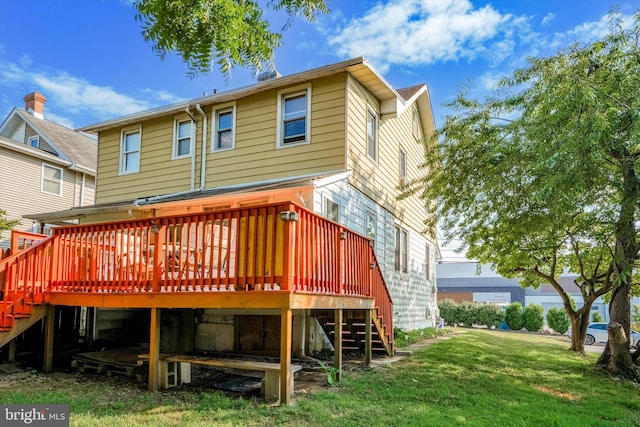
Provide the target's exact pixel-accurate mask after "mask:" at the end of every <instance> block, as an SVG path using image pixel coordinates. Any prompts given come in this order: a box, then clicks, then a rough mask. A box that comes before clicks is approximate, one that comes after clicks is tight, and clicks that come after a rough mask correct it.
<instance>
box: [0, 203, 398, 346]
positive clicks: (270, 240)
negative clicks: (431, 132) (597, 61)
mask: <svg viewBox="0 0 640 427" xmlns="http://www.w3.org/2000/svg"><path fill="white" fill-rule="evenodd" d="M52 231H53V236H52V237H50V238H48V239H46V240H43V241H40V242H38V243H34V244H33V246H32V247H31V249H30V250H28V251H23V252H21V253H19V254H17V255H16V256H12V257H9V258H8V259H6V260H3V261H0V272H1V271H6V275H5V292H4V298H3V302H5V308H6V301H7V297H8V296H10V297H11V298H12V299H15V298H16V296H18V297H20V299H21V300H22V301H27V300H29V299H31V300H36V301H44V299H45V298H46V296H45V293H46V292H85V293H110V292H191V291H199V292H213V291H247V292H256V291H259V292H272V291H284V292H297V293H311V294H323V295H342V296H360V297H373V298H375V301H376V306H377V309H378V314H379V316H382V318H383V319H384V323H385V325H386V328H385V329H386V332H387V334H391V331H392V330H393V326H392V302H391V298H390V296H389V292H388V290H387V287H386V284H385V282H384V278H383V276H382V272H381V270H380V267H379V265H378V262H377V260H376V257H375V255H374V252H373V248H372V245H371V241H370V239H368V238H366V237H364V236H362V235H359V234H357V233H355V232H353V231H351V230H349V229H347V228H345V227H344V226H342V225H340V224H337V223H334V222H332V221H329V220H327V219H325V218H323V217H321V216H319V215H317V214H315V213H313V212H311V211H309V210H307V209H305V208H303V207H301V206H298V205H296V204H293V203H284V204H271V205H264V206H256V207H250V208H237V209H227V210H220V211H211V212H204V213H198V214H187V215H176V216H167V217H155V218H146V219H135V220H127V221H119V222H110V223H103V224H87V225H73V226H65V227H60V228H55V229H53V230H52ZM1 307H2V306H0V309H1ZM3 316H4V317H5V318H6V310H5V313H4V314H3ZM0 321H3V322H4V324H5V325H6V320H1V319H0ZM2 326H3V325H0V327H2Z"/></svg>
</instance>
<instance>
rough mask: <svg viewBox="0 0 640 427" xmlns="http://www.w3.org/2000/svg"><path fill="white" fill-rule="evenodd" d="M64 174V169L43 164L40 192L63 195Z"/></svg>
mask: <svg viewBox="0 0 640 427" xmlns="http://www.w3.org/2000/svg"><path fill="white" fill-rule="evenodd" d="M63 176H64V172H63V171H62V169H60V168H58V167H55V166H51V165H47V164H45V163H43V164H42V179H41V182H40V191H42V192H43V193H48V194H54V195H56V196H60V195H62V179H63Z"/></svg>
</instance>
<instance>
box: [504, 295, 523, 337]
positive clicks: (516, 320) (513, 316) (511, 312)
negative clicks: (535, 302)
mask: <svg viewBox="0 0 640 427" xmlns="http://www.w3.org/2000/svg"><path fill="white" fill-rule="evenodd" d="M522 313H523V310H522V304H520V303H519V302H512V303H511V304H509V305H508V306H507V310H506V313H505V320H506V321H507V326H508V327H509V329H511V330H514V331H519V330H520V329H522V326H523V322H524V320H523V318H522Z"/></svg>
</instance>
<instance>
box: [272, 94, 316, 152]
mask: <svg viewBox="0 0 640 427" xmlns="http://www.w3.org/2000/svg"><path fill="white" fill-rule="evenodd" d="M310 111H311V87H310V86H308V87H306V88H305V89H302V90H296V91H291V92H278V125H277V132H276V133H277V138H278V147H288V146H291V145H298V144H308V143H309V142H310V141H311V139H310V131H311V126H310V123H311V118H310Z"/></svg>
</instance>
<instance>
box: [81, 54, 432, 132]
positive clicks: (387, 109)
mask: <svg viewBox="0 0 640 427" xmlns="http://www.w3.org/2000/svg"><path fill="white" fill-rule="evenodd" d="M345 72H346V73H349V74H350V75H351V76H352V77H353V78H355V79H356V80H357V81H358V82H359V83H360V84H361V85H363V86H364V87H365V88H366V89H367V90H369V91H370V92H371V93H372V94H373V95H374V96H375V97H376V98H377V99H379V100H380V105H381V113H382V114H388V115H392V116H394V115H400V114H401V113H402V111H404V109H406V107H407V106H408V105H409V104H410V103H408V102H406V99H405V98H404V97H403V96H402V95H400V94H399V93H398V92H397V91H396V90H395V89H394V88H393V87H391V85H390V84H389V83H387V81H386V80H385V79H384V78H383V77H382V76H381V75H380V74H378V72H377V71H376V70H375V69H374V68H373V67H372V65H371V64H370V63H369V62H368V61H367V60H366V59H365V58H364V57H358V58H353V59H349V60H346V61H342V62H338V63H336V64H330V65H325V66H323V67H319V68H314V69H312V70H308V71H304V72H300V73H296V74H291V75H288V76H282V77H277V78H273V79H270V80H265V81H262V82H257V83H255V84H252V85H249V86H245V87H242V88H239V89H233V90H230V91H226V92H219V93H217V94H214V95H210V96H204V97H201V98H195V99H192V100H188V101H183V102H179V103H176V104H172V105H168V106H164V107H159V108H154V109H151V110H146V111H141V112H139V113H134V114H130V115H127V116H122V117H119V118H115V119H112V120H107V121H104V122H99V123H95V124H92V125H89V126H83V127H81V128H78V129H76V130H77V131H80V132H88V133H97V132H100V131H103V130H107V129H111V128H114V127H120V126H126V125H129V124H134V123H139V122H140V121H142V120H148V119H151V118H154V117H159V116H164V115H167V114H175V113H178V112H182V111H184V110H185V109H186V108H189V107H191V108H193V107H195V106H196V105H198V104H200V105H203V106H204V105H210V104H219V103H224V102H229V101H233V100H236V99H239V98H243V97H246V96H249V95H253V94H256V93H260V92H264V91H267V90H272V89H277V88H281V87H285V86H290V85H294V84H299V83H303V82H307V81H310V80H313V79H318V78H322V77H327V76H331V75H335V74H339V73H345ZM422 87H424V88H425V90H426V86H424V85H422Z"/></svg>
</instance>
